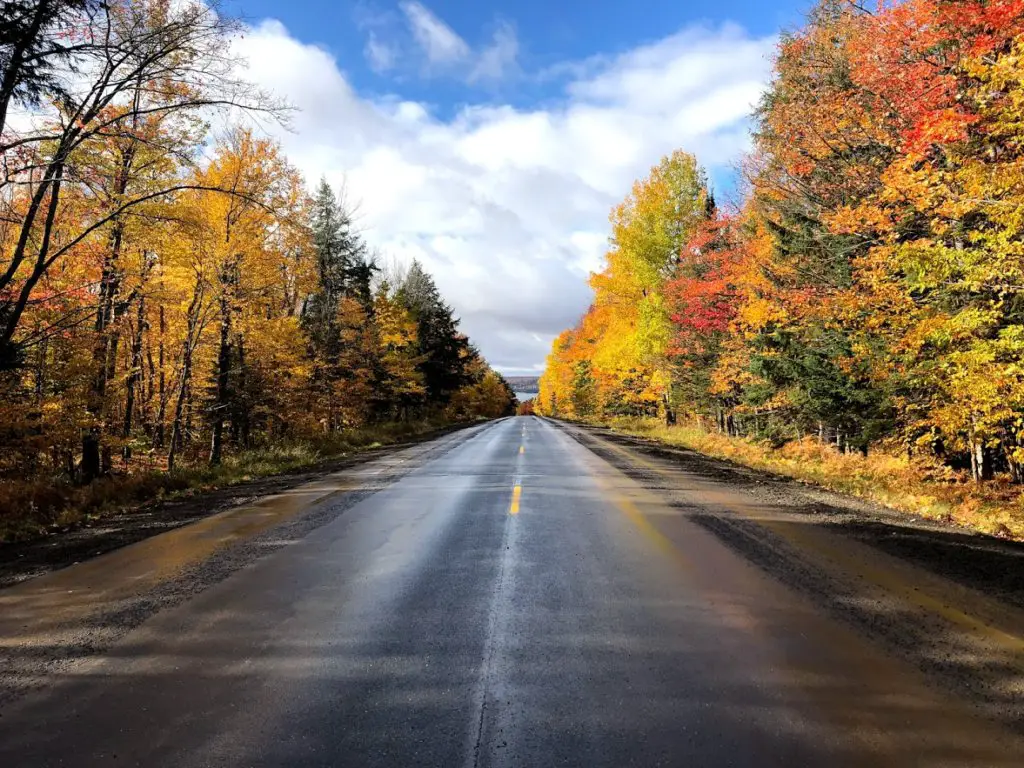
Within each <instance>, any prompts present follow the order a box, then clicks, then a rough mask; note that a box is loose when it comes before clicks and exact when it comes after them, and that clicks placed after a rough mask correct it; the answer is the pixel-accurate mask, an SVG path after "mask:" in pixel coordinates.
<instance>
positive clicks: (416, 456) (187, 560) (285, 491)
mask: <svg viewBox="0 0 1024 768" xmlns="http://www.w3.org/2000/svg"><path fill="white" fill-rule="evenodd" d="M487 426H488V425H487V424H484V425H479V426H470V427H467V428H463V429H458V430H449V433H450V434H446V435H443V436H438V435H437V434H436V433H435V434H434V435H433V436H424V437H423V438H422V439H420V440H417V441H416V442H414V443H412V444H405V445H404V446H402V445H398V446H389V447H388V448H387V449H382V450H379V451H373V452H367V453H364V454H360V456H359V457H358V458H356V459H352V460H348V459H346V460H344V461H343V462H340V463H339V464H340V466H339V464H333V465H331V464H328V465H325V466H324V467H321V468H319V469H318V470H317V471H315V472H314V471H309V472H303V473H300V474H294V475H289V476H287V477H279V478H268V479H266V480H264V481H260V482H258V483H254V484H252V485H250V486H248V487H247V488H246V489H243V488H241V487H236V488H234V489H225V491H234V493H227V492H225V493H219V494H209V495H205V496H203V497H202V498H198V497H197V498H196V499H192V500H189V502H187V503H182V505H181V507H171V508H170V509H169V510H165V511H164V512H163V516H162V517H161V516H160V515H157V516H156V518H155V519H156V520H157V522H155V523H151V524H150V525H149V526H146V525H143V524H140V525H139V526H131V527H130V528H129V532H128V533H125V534H124V535H120V536H119V535H117V534H115V533H104V532H103V531H97V532H96V536H95V537H94V538H93V539H91V542H92V547H100V546H110V547H114V546H118V547H120V548H119V549H116V550H114V551H106V552H105V553H104V554H102V555H100V554H96V556H94V557H91V558H90V559H88V560H86V561H85V562H82V563H79V564H77V565H76V566H75V567H74V568H58V566H59V565H70V563H69V562H68V558H70V557H73V555H71V554H69V553H70V552H73V549H71V548H70V545H66V546H67V547H68V548H64V549H59V550H58V552H59V553H60V554H55V555H54V556H53V557H52V558H51V560H50V565H51V566H52V568H54V569H56V570H53V571H52V572H49V573H45V574H43V575H41V576H38V577H37V578H33V579H30V580H25V581H23V582H21V583H18V584H14V585H12V586H9V587H7V588H6V589H2V590H0V638H3V647H2V648H0V716H2V714H3V707H4V706H5V705H6V704H7V703H9V702H11V701H13V700H15V699H17V698H20V697H21V696H22V695H23V694H24V693H26V692H27V691H30V690H33V689H36V688H38V687H41V686H45V685H47V684H49V682H50V681H52V680H53V679H54V675H64V674H73V670H74V669H75V668H76V666H75V665H77V664H81V663H88V662H89V660H90V659H91V658H94V657H96V656H97V654H99V653H101V652H102V651H103V650H105V649H106V648H109V647H110V646H111V645H112V644H114V643H115V642H117V641H118V640H119V639H120V638H122V637H123V636H124V635H126V634H127V633H128V632H129V631H131V630H132V629H134V628H135V627H138V626H139V625H140V624H142V623H143V622H144V621H145V620H146V619H148V618H149V617H150V616H152V615H153V614H155V613H157V612H159V611H163V610H166V609H168V608H171V607H173V606H176V605H179V604H181V603H183V602H185V601H186V600H188V599H190V598H192V597H194V596H196V595H198V594H199V593H200V592H203V591H204V590H206V589H208V588H209V587H211V586H213V585H215V584H217V583H219V582H221V581H223V580H224V579H226V578H227V577H228V576H230V575H232V574H233V573H235V572H236V571H238V570H240V569H242V568H244V567H246V566H247V565H249V564H250V563H253V562H255V561H256V560H257V559H259V558H262V557H264V556H266V555H268V554H270V553H271V552H274V551H276V550H279V549H280V548H282V547H286V546H288V545H290V544H291V543H293V542H295V541H297V540H299V539H301V538H303V537H305V536H307V535H308V534H310V533H312V532H313V531H314V530H316V529H317V528H319V527H321V526H323V525H326V524H327V523H329V522H331V521H332V520H334V519H336V518H337V517H338V516H339V515H341V514H343V513H344V512H345V511H346V510H348V509H350V508H351V507H353V506H354V505H355V504H357V503H359V502H360V501H361V500H363V499H365V498H367V497H368V496H370V495H371V494H373V493H376V492H377V491H378V490H380V489H382V488H385V487H387V486H388V485H390V484H392V483H394V482H395V481H397V480H398V479H400V478H401V477H403V476H405V475H406V474H408V473H409V472H411V471H413V470H414V469H416V468H417V467H419V466H422V465H423V464H424V463H426V462H429V461H432V460H433V459H435V458H437V457H439V456H442V455H444V454H445V453H447V452H448V451H450V450H452V449H454V448H455V447H457V446H458V445H460V444H461V443H462V442H463V441H464V440H466V439H468V438H470V437H471V436H472V435H474V434H476V433H477V432H478V431H479V430H481V429H485V428H486V427H487ZM332 466H333V471H332V468H331V467H332ZM254 499H255V500H254ZM218 505H219V507H218ZM218 510H219V511H218ZM190 522H191V525H189V524H188V523H190ZM157 533H163V534H164V535H162V536H157V535H156V534H157ZM108 537H109V538H108ZM131 537H135V539H134V543H133V544H132V545H131V546H125V545H126V544H127V543H128V541H129V540H130V539H131ZM144 537H148V538H144ZM86 552H87V554H89V555H92V554H95V549H91V548H90V549H87V550H86ZM36 567H39V566H36Z"/></svg>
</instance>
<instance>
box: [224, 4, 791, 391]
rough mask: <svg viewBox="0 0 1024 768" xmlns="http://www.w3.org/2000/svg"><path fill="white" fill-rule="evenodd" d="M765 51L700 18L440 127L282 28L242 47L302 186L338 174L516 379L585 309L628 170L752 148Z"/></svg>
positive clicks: (380, 232) (374, 229)
mask: <svg viewBox="0 0 1024 768" xmlns="http://www.w3.org/2000/svg"><path fill="white" fill-rule="evenodd" d="M420 7H421V6H420ZM499 33H500V30H499ZM452 34H453V35H454V33H452ZM459 39H461V38H459ZM498 42H499V40H498V38H496V44H497V43H498ZM505 44H506V45H507V44H508V43H507V41H506V43H505ZM773 45H774V41H773V40H771V39H753V38H750V37H749V36H748V35H746V34H745V33H744V32H743V31H742V30H741V29H739V28H738V27H734V26H727V27H722V28H715V29H712V28H703V27H700V28H692V29H688V30H684V31H683V32H681V33H679V34H677V35H673V36H671V37H667V38H665V39H664V40H661V41H659V42H657V43H654V44H652V45H647V46H644V47H642V48H638V49H636V50H634V51H631V52H628V53H626V54H623V55H621V56H619V57H616V58H610V59H594V60H591V61H589V62H584V63H583V64H577V65H572V66H570V64H571V63H567V64H566V65H565V66H564V67H563V68H562V71H563V72H564V73H571V74H568V75H563V77H568V82H567V83H566V84H565V86H564V90H563V92H562V97H561V98H560V99H559V100H557V101H555V102H553V103H552V104H550V105H547V106H545V107H544V108H539V107H538V108H534V109H520V108H515V107H512V106H507V105H505V106H502V105H494V104H486V105H470V106H466V107H464V108H462V109H461V110H460V111H459V112H458V113H457V114H456V115H455V116H454V117H452V118H451V119H447V120H443V119H440V118H438V117H437V116H435V115H434V114H432V113H431V111H430V109H429V107H427V106H425V105H423V104H419V103H416V102H412V101H409V100H403V99H402V98H401V97H400V96H398V95H393V96H390V97H388V98H385V99H379V98H376V99H370V98H367V97H363V96H361V95H360V94H358V93H356V92H355V91H354V90H353V88H352V87H351V86H350V84H349V83H348V81H347V80H346V79H345V77H344V76H343V75H342V74H341V72H340V71H339V69H338V67H337V64H336V62H335V61H334V60H333V59H332V58H331V56H330V55H329V54H328V53H326V52H325V51H323V50H321V49H319V48H316V47H314V46H310V45H305V44H302V43H300V42H299V41H296V40H295V39H293V38H291V37H290V36H289V35H288V34H287V32H286V30H285V29H284V28H283V27H282V26H281V25H280V24H278V23H276V22H267V23H264V24H263V25H261V26H260V27H258V28H256V29H254V30H252V33H251V34H249V35H247V36H246V38H245V39H244V40H243V41H241V42H240V46H241V47H242V52H243V53H244V54H245V55H246V56H248V58H249V62H250V66H249V74H250V76H251V77H252V78H254V79H255V80H256V81H257V82H258V83H260V84H261V85H262V86H264V87H266V88H269V89H271V90H273V91H275V92H277V93H280V94H284V95H287V97H288V98H289V99H290V100H291V101H292V102H293V103H294V104H295V105H296V106H297V107H299V108H300V109H301V112H299V113H298V114H297V115H295V117H294V118H293V121H292V123H293V131H292V132H283V131H282V132H281V136H280V138H281V141H282V142H283V143H284V145H285V148H286V150H287V152H288V154H289V156H290V157H291V158H292V159H293V161H294V162H295V163H296V164H297V165H298V166H299V167H300V168H301V169H302V170H303V171H304V172H305V173H306V174H307V176H308V177H309V178H310V179H312V180H315V179H318V178H319V177H320V176H321V175H322V174H326V176H327V177H328V179H330V180H331V181H332V182H333V183H336V184H340V183H342V182H345V183H346V186H347V190H348V194H349V195H350V197H351V198H352V199H353V200H356V201H358V202H359V212H360V223H361V225H362V227H363V228H364V230H365V234H366V237H367V239H368V240H369V241H370V243H371V244H372V245H374V246H377V247H379V248H380V249H382V250H383V251H384V252H386V253H389V254H392V255H394V256H395V257H397V258H399V259H402V260H406V261H408V260H410V259H412V258H418V259H420V260H421V261H423V262H424V264H425V265H426V266H427V268H428V269H429V270H430V271H431V272H432V273H433V274H434V276H435V277H436V279H437V282H438V284H439V286H440V288H441V290H442V292H443V293H444V294H445V296H446V297H447V298H448V300H449V301H450V302H451V303H452V304H453V305H454V306H455V308H456V310H457V311H458V312H459V314H460V315H461V316H462V318H463V327H464V328H465V330H466V332H467V333H468V334H469V335H470V337H471V338H472V339H473V340H474V341H475V342H476V343H477V344H478V345H479V347H480V348H481V350H482V351H483V353H484V354H485V355H486V356H487V358H488V360H489V361H490V362H491V363H492V364H494V365H496V366H498V367H500V368H503V369H505V370H506V371H510V372H515V371H520V372H523V371H529V370H531V369H537V368H540V367H541V366H542V365H543V362H544V357H545V355H546V354H547V351H548V346H549V344H550V341H551V339H552V337H553V336H554V335H555V334H557V333H558V332H559V331H560V330H561V329H563V328H565V327H566V326H568V325H570V324H571V323H573V322H575V320H576V319H577V318H578V317H579V315H580V314H581V313H582V312H583V311H584V310H585V309H586V307H587V305H588V303H589V301H590V292H589V289H588V288H587V285H586V277H587V273H588V272H589V271H590V270H592V269H594V268H595V267H597V266H598V265H599V264H600V258H601V255H602V254H603V251H604V246H605V243H606V238H607V230H608V220H607V217H608V210H609V209H610V207H611V206H612V205H613V204H615V203H616V202H618V201H619V200H621V199H622V198H623V197H624V196H625V194H626V193H627V192H628V191H629V188H630V185H631V183H632V181H633V180H634V179H636V178H637V177H639V176H642V175H644V174H645V173H646V172H647V170H648V169H649V167H650V166H651V165H653V164H655V163H656V162H657V161H658V159H659V157H661V156H662V155H663V154H665V153H667V152H670V151H671V150H673V149H675V148H677V147H682V148H684V149H686V150H688V151H691V152H694V153H695V154H696V155H697V156H698V158H699V159H700V160H701V162H703V163H704V164H705V165H706V166H708V167H709V168H711V169H712V170H715V169H718V170H720V171H721V170H722V169H724V168H725V167H727V166H728V164H730V163H731V162H732V161H734V160H735V159H736V158H737V157H738V156H739V155H740V154H741V153H742V152H743V151H744V150H745V149H746V148H747V146H748V143H749V137H748V134H747V129H746V115H748V114H749V113H750V111H751V108H752V107H753V105H754V103H755V102H756V100H757V98H758V96H759V94H760V93H761V92H762V89H763V87H764V83H765V82H766V80H767V75H768V65H769V61H768V58H769V55H770V52H771V50H772V46H773ZM513 60H514V56H510V55H508V54H507V53H506V54H502V55H498V54H495V61H496V62H505V63H504V64H502V66H506V65H507V62H509V61H513ZM495 66H497V64H495ZM492 71H497V70H496V69H495V70H492ZM481 76H482V75H481Z"/></svg>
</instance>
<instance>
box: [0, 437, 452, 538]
mask: <svg viewBox="0 0 1024 768" xmlns="http://www.w3.org/2000/svg"><path fill="white" fill-rule="evenodd" d="M454 426H457V425H456V424H452V423H449V422H443V421H439V420H438V421H417V422H397V423H389V424H379V425H374V426H371V427H365V428H360V429H352V430H347V431H345V432H341V433H339V434H337V435H332V436H330V437H329V438H324V439H321V440H302V441H296V442H292V443H287V444H281V445H273V446H266V447H262V448H257V449H254V450H250V451H245V452H242V453H238V454H234V455H230V456H227V457H225V459H224V462H223V463H222V464H221V465H220V466H218V467H210V466H207V465H206V464H205V462H202V463H201V460H200V459H198V458H197V459H196V460H195V461H194V462H193V463H191V464H185V465H184V466H182V467H180V468H176V469H175V470H174V471H173V472H166V471H164V470H159V469H149V470H145V471H139V472H133V473H115V474H113V475H111V476H110V477H106V478H101V479H99V480H96V481H95V482H93V483H90V484H88V485H76V484H75V483H72V482H71V481H70V480H66V479H56V480H55V479H45V480H44V479H36V480H0V544H4V543H10V542H15V541H27V540H29V539H35V538H39V537H42V536H45V535H47V534H50V533H54V532H58V531H62V530H66V529H69V528H74V527H77V526H82V525H91V524H94V523H96V522H98V521H101V520H102V519H103V518H106V517H110V516H111V515H114V514H118V513H121V512H127V511H131V510H133V509H138V508H140V507H143V506H145V505H147V504H149V503H152V502H155V501H161V500H164V499H173V498H184V497H189V496H193V495H196V494H200V493H203V492H204V491H211V490H214V489H217V488H223V487H227V486H232V485H238V484H240V483H245V482H248V481H250V480H254V479H257V478H261V477H271V476H273V475H281V474H287V473H289V472H296V471H299V470H303V469H310V468H313V467H315V466H316V465H318V464H321V463H323V462H325V461H330V460H335V459H342V458H346V457H348V456H351V455H354V454H357V453H359V452H362V451H367V450H371V449H373V448H378V447H382V446H387V445H394V444H395V443H400V442H403V441H405V440H408V439H410V438H414V437H418V436H422V435H425V434H429V433H431V432H436V431H438V430H440V429H443V428H446V427H454Z"/></svg>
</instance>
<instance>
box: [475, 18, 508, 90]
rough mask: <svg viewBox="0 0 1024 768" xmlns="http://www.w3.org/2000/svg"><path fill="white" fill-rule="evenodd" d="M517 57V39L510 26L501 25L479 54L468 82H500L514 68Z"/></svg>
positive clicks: (506, 24)
mask: <svg viewBox="0 0 1024 768" xmlns="http://www.w3.org/2000/svg"><path fill="white" fill-rule="evenodd" d="M518 55H519V38H518V37H516V31H515V29H513V28H512V25H510V24H508V23H504V22H503V23H501V24H499V25H498V29H497V30H495V32H494V40H493V41H492V42H491V44H490V45H489V46H487V47H486V48H484V49H483V51H481V52H480V56H479V57H478V59H477V62H476V64H475V65H474V67H473V69H472V71H470V73H469V82H471V83H475V82H479V81H481V80H501V79H503V78H505V77H507V76H508V74H509V72H511V71H514V70H515V68H516V57H517V56H518Z"/></svg>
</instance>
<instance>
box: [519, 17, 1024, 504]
mask: <svg viewBox="0 0 1024 768" xmlns="http://www.w3.org/2000/svg"><path fill="white" fill-rule="evenodd" d="M754 121H755V126H754V136H753V147H752V150H751V152H750V153H749V155H748V156H747V157H746V158H744V160H743V162H742V167H741V174H740V175H741V177H742V182H741V189H740V194H739V195H737V197H738V198H739V200H738V201H737V202H736V203H734V204H731V205H726V204H722V203H720V202H719V201H717V200H716V199H715V197H714V194H713V192H712V190H711V189H709V184H708V181H707V178H706V175H705V173H704V171H703V170H702V169H701V167H700V166H699V165H698V163H697V161H696V160H695V158H694V157H693V156H691V155H689V154H687V153H686V152H683V151H677V152H675V153H673V154H671V155H670V156H668V157H665V158H664V159H662V160H661V162H660V163H659V164H658V165H656V166H655V167H654V168H652V169H651V172H650V175H649V176H647V177H646V178H644V179H641V180H639V181H637V182H636V183H635V184H634V186H633V189H632V190H631V191H630V193H629V194H628V196H627V197H626V198H625V199H624V200H623V202H622V203H621V204H620V205H618V206H617V207H615V208H614V210H613V211H612V212H611V217H610V221H611V237H610V239H609V244H610V245H609V250H608V252H607V256H606V259H605V265H604V268H603V270H602V271H600V272H599V273H596V274H593V275H592V276H591V278H590V285H591V287H592V289H593V292H594V300H593V304H592V306H591V307H590V309H589V310H588V311H587V313H586V314H585V315H584V316H583V317H582V319H581V320H580V321H579V323H578V324H577V325H576V326H575V327H574V328H571V329H569V330H566V331H564V332H563V333H562V334H561V335H560V336H559V337H558V338H557V339H556V340H555V342H554V345H553V348H552V351H551V354H550V357H549V359H548V365H547V369H546V372H545V374H544V376H543V378H542V380H541V387H540V396H539V398H538V402H537V406H536V407H537V409H538V411H539V412H541V413H544V414H547V415H551V416H560V417H565V418H571V419H581V420H610V419H614V418H616V417H647V418H659V419H661V420H663V423H665V424H675V423H677V422H678V423H685V424H690V425H695V426H696V427H698V428H701V429H703V430H704V431H705V432H711V433H720V434H722V435H728V436H734V437H745V438H750V439H755V440H757V441H761V442H762V443H764V444H767V445H769V446H774V448H775V449H779V448H781V447H783V446H786V445H787V444H792V443H796V442H799V441H810V440H812V441H816V442H818V443H820V444H827V445H830V446H832V450H834V451H837V452H839V453H842V454H844V455H845V454H854V455H860V454H863V455H867V454H868V453H869V452H872V453H873V452H875V451H881V452H885V453H886V454H888V455H890V456H903V457H909V459H911V460H914V461H920V462H923V464H926V465H927V466H928V467H930V468H931V469H930V471H932V472H933V473H936V474H937V475H941V474H942V472H944V471H948V472H952V473H953V474H954V476H955V475H956V474H957V473H960V474H961V475H963V476H964V477H970V478H973V480H975V481H977V482H979V483H982V484H984V483H987V482H988V481H990V480H992V479H993V478H996V479H998V480H1000V482H1003V483H1008V484H1020V483H1022V482H1024V231H1022V227H1024V0H905V1H904V2H882V3H879V4H877V5H874V4H872V5H871V6H868V5H865V4H862V3H856V2H848V1H847V0H825V1H824V2H821V3H819V4H818V5H817V6H816V7H815V9H814V10H813V11H812V12H811V13H810V14H809V16H808V18H807V20H806V22H805V24H804V25H803V26H802V28H800V29H797V30H795V31H791V32H790V33H788V34H786V35H784V36H783V38H782V39H781V42H780V44H779V47H778V51H777V57H776V60H775V62H774V69H773V74H772V78H771V81H770V84H769V87H768V88H767V91H766V93H765V94H764V95H763V98H762V99H761V101H760V103H759V105H758V107H757V109H756V113H755V115H754Z"/></svg>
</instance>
